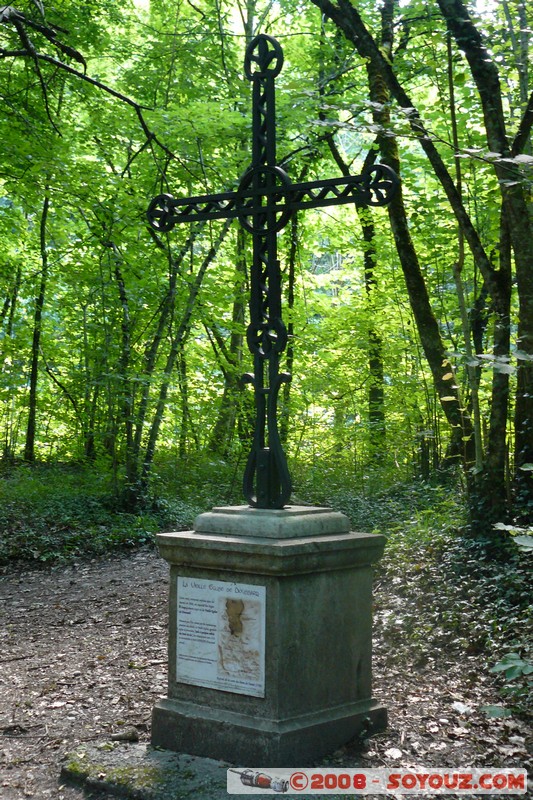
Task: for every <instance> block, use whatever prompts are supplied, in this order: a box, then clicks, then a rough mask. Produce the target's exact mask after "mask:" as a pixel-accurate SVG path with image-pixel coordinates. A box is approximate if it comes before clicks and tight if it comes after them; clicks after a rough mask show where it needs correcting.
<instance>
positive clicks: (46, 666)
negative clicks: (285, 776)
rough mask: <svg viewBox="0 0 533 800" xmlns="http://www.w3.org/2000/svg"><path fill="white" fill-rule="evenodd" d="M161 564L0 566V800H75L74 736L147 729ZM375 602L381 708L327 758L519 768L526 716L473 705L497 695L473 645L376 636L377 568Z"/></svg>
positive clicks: (384, 590)
mask: <svg viewBox="0 0 533 800" xmlns="http://www.w3.org/2000/svg"><path fill="white" fill-rule="evenodd" d="M167 571H168V568H167V564H166V562H164V561H163V560H162V559H161V558H159V556H158V555H157V554H156V552H155V551H153V550H152V549H149V548H145V549H142V550H139V551H137V552H134V553H130V554H127V555H121V556H115V557H107V558H105V559H102V560H93V561H90V562H88V563H84V562H80V563H77V564H73V565H69V566H56V567H52V568H47V569H39V570H32V569H28V568H20V567H18V568H17V567H10V568H8V569H7V570H6V571H5V572H4V574H3V577H2V579H1V582H0V625H1V627H0V641H1V645H2V646H1V649H0V667H1V670H0V735H1V738H0V766H1V772H0V796H1V797H2V799H3V800H22V798H28V797H34V798H38V799H39V800H45V798H54V800H80V799H81V798H82V797H84V795H83V792H82V790H81V789H79V788H76V787H73V786H67V785H62V783H61V781H60V770H61V764H62V762H63V760H64V757H65V754H66V753H67V752H70V751H72V750H73V749H74V748H75V747H76V746H77V745H79V743H80V742H102V741H105V740H106V739H111V738H114V739H123V740H129V741H136V740H137V739H138V740H139V741H141V742H143V741H148V740H149V731H150V715H151V709H152V706H153V704H154V702H155V700H156V698H157V697H158V696H161V695H163V694H165V685H166V647H167V641H166V640H167V636H166V613H167V612H166V603H167V587H168V581H167ZM376 607H377V611H376V625H375V627H376V636H375V654H374V687H375V688H374V696H375V697H376V698H378V699H379V700H382V701H383V702H384V703H385V704H386V706H387V707H388V709H389V727H388V729H387V731H386V732H385V733H382V734H379V735H376V736H375V737H373V738H371V739H369V740H367V742H366V743H365V745H364V748H363V750H362V752H360V751H359V750H358V748H357V747H356V745H355V743H352V744H350V745H348V746H347V747H346V748H343V750H342V751H338V752H337V753H335V754H333V755H332V757H331V758H330V759H328V761H327V763H330V764H332V765H334V766H339V765H346V766H356V765H359V766H362V767H366V768H379V767H387V768H395V767H398V768H406V767H412V766H422V767H431V766H433V767H439V768H440V767H467V766H473V767H487V768H494V767H519V768H524V767H525V768H527V766H528V765H527V753H526V737H527V732H528V727H527V725H526V723H525V722H524V721H523V720H521V719H519V718H515V717H510V718H507V719H489V718H487V716H486V715H485V714H484V713H483V712H481V711H480V707H481V706H483V705H491V704H495V703H498V702H500V701H499V698H498V696H497V689H496V686H495V683H494V678H493V676H491V675H490V673H489V672H488V670H487V664H486V658H485V656H484V655H483V654H478V655H468V654H467V653H466V651H464V652H461V651H460V650H457V648H451V647H442V648H439V649H435V650H433V651H432V652H431V655H429V656H428V655H427V653H426V654H425V655H424V657H420V652H417V653H416V654H415V653H414V652H413V653H412V656H413V657H412V658H410V650H409V647H406V646H403V645H402V644H401V641H399V640H398V638H396V639H395V638H394V637H392V636H391V634H390V631H391V624H390V621H391V614H393V615H394V614H396V613H397V608H398V598H397V596H396V587H395V586H394V585H390V583H388V582H387V581H386V580H380V581H379V582H378V588H377V593H376ZM246 766H257V765H246ZM294 766H299V765H294ZM426 797H430V795H426ZM493 797H494V795H493Z"/></svg>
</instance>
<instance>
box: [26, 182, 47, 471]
mask: <svg viewBox="0 0 533 800" xmlns="http://www.w3.org/2000/svg"><path fill="white" fill-rule="evenodd" d="M49 209H50V196H49V194H48V188H47V189H46V195H45V198H44V202H43V208H42V211H41V221H40V251H41V280H40V283H39V291H38V293H37V297H36V298H35V311H34V315H33V337H32V347H31V367H30V396H29V401H28V424H27V427H26V442H25V446H24V460H25V461H29V462H30V463H32V462H34V461H35V435H36V428H37V383H38V377H39V347H40V342H41V329H42V316H43V306H44V299H45V295H46V282H47V280H48V250H47V245H46V242H47V238H46V225H47V222H48V212H49Z"/></svg>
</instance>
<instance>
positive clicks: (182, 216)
mask: <svg viewBox="0 0 533 800" xmlns="http://www.w3.org/2000/svg"><path fill="white" fill-rule="evenodd" d="M238 199H239V195H238V194H237V192H221V193H220V194H204V195H198V196H197V197H187V198H174V197H172V195H171V194H159V195H157V197H154V199H153V200H152V202H151V203H150V205H149V206H148V212H147V216H148V222H149V223H150V225H151V226H152V228H154V229H155V230H156V231H161V232H163V233H164V232H166V231H170V230H172V228H173V227H174V225H176V224H177V223H178V222H200V221H202V220H211V219H232V218H234V217H238V216H239V204H238Z"/></svg>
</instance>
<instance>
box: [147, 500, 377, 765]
mask: <svg viewBox="0 0 533 800" xmlns="http://www.w3.org/2000/svg"><path fill="white" fill-rule="evenodd" d="M349 527H350V526H349V521H348V519H347V517H345V516H344V515H343V514H340V513H338V512H334V511H331V510H329V509H324V508H314V507H307V506H302V507H298V506H293V507H289V508H285V509H282V510H279V511H270V510H262V509H250V508H248V507H230V508H217V509H213V511H212V512H209V513H207V514H202V515H200V516H199V517H198V518H197V519H196V522H195V527H194V530H193V531H187V532H184V533H168V534H160V535H159V536H158V537H157V538H158V546H159V550H160V552H161V555H162V556H163V557H164V558H165V559H166V560H167V561H168V562H169V564H170V578H171V580H170V629H169V683H168V697H167V698H164V699H161V700H160V701H159V702H158V703H157V704H156V706H155V708H154V710H153V719H152V744H153V745H154V746H157V747H162V748H165V749H168V750H175V751H177V752H184V753H191V754H193V755H201V756H207V757H210V758H217V759H223V760H226V761H229V762H232V763H234V764H237V765H239V766H244V767H246V766H249V767H283V766H289V767H290V766H293V767H298V766H304V765H306V764H312V763H313V760H315V761H316V760H317V759H318V758H320V757H321V756H323V755H325V754H327V753H329V752H331V751H333V750H335V749H336V748H337V747H339V746H340V745H342V744H344V743H346V742H347V741H348V740H350V739H351V738H352V737H354V736H356V735H357V734H359V733H360V732H361V731H363V730H369V731H371V732H375V731H377V730H382V729H383V728H384V727H385V725H386V710H385V708H384V707H383V706H382V705H380V704H379V703H378V702H377V701H376V700H374V699H373V698H372V693H371V647H372V645H371V626H372V567H371V565H372V564H373V563H374V562H375V561H377V560H378V559H379V558H380V557H381V555H382V553H383V548H384V544H385V537H383V536H377V535H373V534H366V533H352V532H350V530H349Z"/></svg>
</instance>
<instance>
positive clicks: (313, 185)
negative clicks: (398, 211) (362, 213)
mask: <svg viewBox="0 0 533 800" xmlns="http://www.w3.org/2000/svg"><path fill="white" fill-rule="evenodd" d="M256 169H258V170H259V172H263V173H266V172H267V171H268V172H270V173H271V174H272V176H273V180H271V181H270V182H269V183H268V184H267V185H260V186H259V187H257V186H254V185H253V181H252V177H253V175H254V172H255V170H254V168H253V167H252V168H251V169H250V170H248V172H247V173H245V175H244V177H243V179H242V180H241V184H240V187H239V189H238V191H236V192H221V193H219V194H210V195H207V194H206V195H198V196H196V197H187V198H174V197H172V195H170V194H160V195H158V196H157V197H154V199H153V200H152V202H151V203H150V206H149V208H148V221H149V222H150V225H151V226H152V227H153V228H154V229H155V230H157V231H161V232H166V231H170V230H172V228H173V227H174V226H175V225H176V224H177V223H179V222H198V221H201V220H215V219H235V218H236V217H239V218H240V220H241V222H242V223H243V224H244V226H245V227H246V228H247V229H248V230H251V231H252V232H254V231H255V228H254V225H253V223H252V224H250V223H247V221H246V220H247V219H248V218H252V219H253V218H254V217H258V216H259V217H260V216H261V215H264V213H265V205H264V203H267V204H271V208H272V209H273V211H274V213H275V214H279V215H281V217H280V218H278V222H277V224H276V229H277V230H280V229H281V228H282V227H284V226H285V224H286V223H287V222H288V219H289V217H290V216H291V214H293V213H294V212H295V211H298V210H299V209H303V208H321V207H324V206H338V205H344V204H346V203H356V204H358V205H363V206H384V205H387V203H389V202H390V201H391V200H392V198H393V196H394V193H395V192H396V189H397V187H398V184H399V180H398V177H397V175H396V173H395V172H394V171H393V170H392V169H391V168H390V167H387V166H386V165H385V164H378V165H376V166H374V167H371V168H370V169H368V170H365V171H364V172H363V173H362V174H361V175H350V176H349V177H347V178H329V179H326V180H318V181H306V182H305V183H295V184H291V182H290V179H289V176H288V175H287V174H286V172H285V171H284V170H283V169H281V167H259V168H256Z"/></svg>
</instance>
